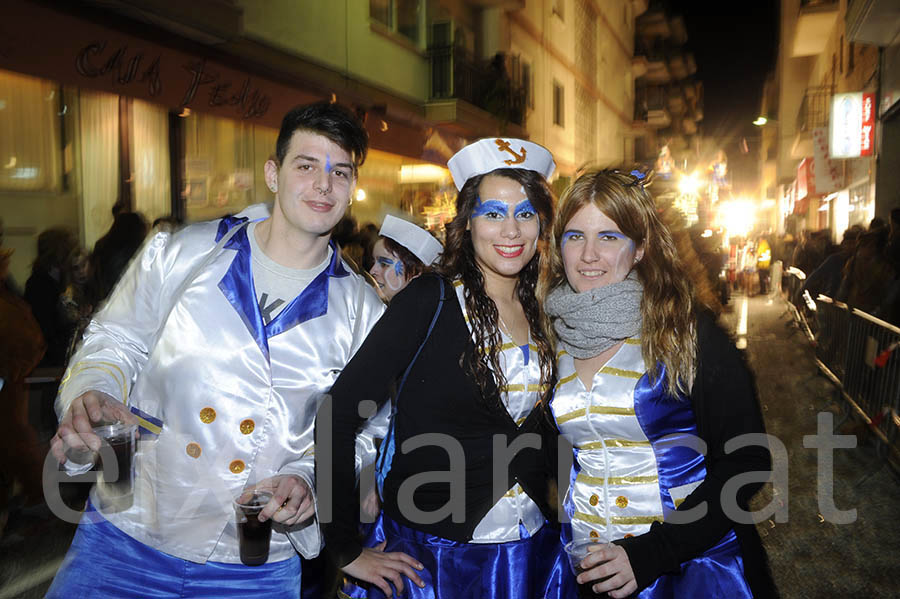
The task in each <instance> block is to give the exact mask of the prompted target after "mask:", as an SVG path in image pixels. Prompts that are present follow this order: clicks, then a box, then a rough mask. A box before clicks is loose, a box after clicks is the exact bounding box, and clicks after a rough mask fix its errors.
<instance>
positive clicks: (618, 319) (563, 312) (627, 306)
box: [544, 271, 644, 360]
mask: <svg viewBox="0 0 900 599" xmlns="http://www.w3.org/2000/svg"><path fill="white" fill-rule="evenodd" d="M643 294H644V288H643V286H642V285H641V282H640V281H639V280H638V278H637V274H636V273H635V272H634V271H631V272H630V273H629V274H628V276H627V277H625V280H623V281H619V282H618V283H612V284H611V285H606V286H604V287H598V288H596V289H591V290H590V291H585V292H583V293H576V292H575V291H573V290H572V288H571V287H570V286H569V285H568V284H566V283H564V284H562V285H560V286H559V287H557V288H556V289H554V290H553V291H551V292H550V295H548V296H547V301H546V303H545V305H544V310H545V311H546V312H547V315H548V316H549V317H550V318H551V320H552V322H553V328H554V330H556V335H557V337H559V341H560V343H562V346H563V349H565V350H566V352H567V353H569V354H570V355H572V356H573V357H575V358H579V359H582V360H584V359H587V358H593V357H594V356H596V355H598V354H601V353H603V352H604V351H606V350H608V349H609V348H611V347H612V346H614V345H615V344H616V343H618V342H620V341H622V340H623V339H628V338H629V337H634V336H636V335H638V334H639V333H640V332H641V297H642V296H643Z"/></svg>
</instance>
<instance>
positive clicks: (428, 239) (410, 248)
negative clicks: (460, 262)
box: [338, 214, 443, 599]
mask: <svg viewBox="0 0 900 599" xmlns="http://www.w3.org/2000/svg"><path fill="white" fill-rule="evenodd" d="M441 250H443V246H442V245H441V242H440V241H438V240H437V239H435V238H434V236H432V235H431V233H429V232H428V231H426V230H425V229H423V228H421V227H419V226H417V225H415V224H413V223H411V222H409V221H407V220H405V219H402V218H398V217H396V216H393V215H391V214H388V215H386V216H385V217H384V221H383V222H382V224H381V230H380V231H379V233H378V239H377V240H376V242H375V244H374V246H373V247H372V259H373V265H372V268H371V269H369V274H371V275H372V278H373V279H374V280H375V284H376V285H377V286H378V287H377V288H378V292H379V293H380V294H381V297H382V298H383V299H384V300H385V303H390V301H391V300H392V299H393V298H394V296H396V295H397V294H398V293H400V292H401V291H403V290H404V289H405V288H406V286H407V285H409V283H410V282H411V281H412V280H413V279H415V278H416V277H418V276H420V275H422V274H424V273H428V272H432V266H431V265H432V264H433V263H435V262H436V261H437V258H438V256H439V255H440V253H441ZM389 395H390V396H391V404H392V407H393V404H394V401H393V398H395V397H396V387H395V386H394V385H392V387H391V391H390V394H389ZM381 441H383V439H377V440H376V442H377V443H380V442H381ZM379 458H380V459H379V461H383V459H384V456H383V454H379ZM360 487H361V489H360V497H361V498H362V499H361V505H360V519H361V524H360V530H361V531H362V534H363V536H364V538H365V540H364V541H363V545H364V546H365V547H376V546H378V545H379V544H380V543H381V542H382V541H384V526H383V520H382V516H381V500H380V498H379V497H378V493H377V492H376V490H375V485H374V480H368V481H364V480H363V479H362V478H361V479H360ZM373 519H374V521H373ZM367 595H368V584H365V583H363V584H361V585H360V584H357V583H356V581H354V580H351V579H345V580H344V581H343V583H342V586H341V588H340V589H339V590H338V596H339V597H342V598H343V597H348V598H351V599H357V598H362V597H366V596H367Z"/></svg>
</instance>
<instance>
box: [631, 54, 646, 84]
mask: <svg viewBox="0 0 900 599" xmlns="http://www.w3.org/2000/svg"><path fill="white" fill-rule="evenodd" d="M647 69H648V62H647V57H646V56H632V57H631V76H632V78H633V79H638V78H640V77H643V76H644V75H646V74H647Z"/></svg>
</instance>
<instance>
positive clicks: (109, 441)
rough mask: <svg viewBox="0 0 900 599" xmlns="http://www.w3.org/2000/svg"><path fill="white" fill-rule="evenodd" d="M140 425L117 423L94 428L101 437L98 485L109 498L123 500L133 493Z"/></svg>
mask: <svg viewBox="0 0 900 599" xmlns="http://www.w3.org/2000/svg"><path fill="white" fill-rule="evenodd" d="M137 429H138V425H137V424H125V423H124V422H115V423H113V424H104V425H101V426H95V427H94V434H95V435H97V436H98V437H100V441H101V443H100V452H99V459H97V464H96V465H95V468H97V469H98V470H99V471H100V478H99V480H98V481H97V484H98V485H99V486H100V487H101V488H102V490H103V492H104V494H105V495H106V496H108V497H124V496H126V495H131V494H132V493H133V492H134V450H135V443H136V441H137Z"/></svg>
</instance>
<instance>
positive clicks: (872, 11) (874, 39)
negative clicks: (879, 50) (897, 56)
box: [845, 0, 900, 46]
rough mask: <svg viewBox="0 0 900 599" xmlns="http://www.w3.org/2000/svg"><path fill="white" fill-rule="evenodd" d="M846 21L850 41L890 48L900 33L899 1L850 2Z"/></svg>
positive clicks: (866, 0)
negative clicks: (899, 32)
mask: <svg viewBox="0 0 900 599" xmlns="http://www.w3.org/2000/svg"><path fill="white" fill-rule="evenodd" d="M845 21H846V27H847V40H848V41H851V42H855V43H858V44H871V45H873V46H889V45H891V42H893V40H894V37H895V36H896V35H897V32H898V31H900V11H898V10H897V0H849V2H847V14H846V15H845Z"/></svg>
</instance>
